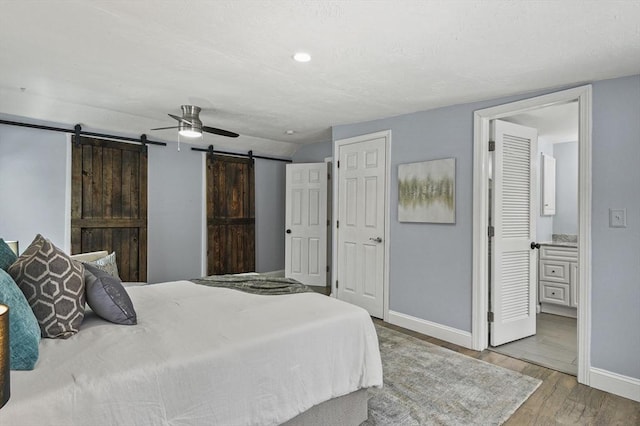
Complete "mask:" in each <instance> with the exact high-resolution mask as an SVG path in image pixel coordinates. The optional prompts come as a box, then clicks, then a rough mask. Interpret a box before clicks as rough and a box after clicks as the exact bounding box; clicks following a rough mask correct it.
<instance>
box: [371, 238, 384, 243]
mask: <svg viewBox="0 0 640 426" xmlns="http://www.w3.org/2000/svg"><path fill="white" fill-rule="evenodd" d="M369 241H375V242H376V243H381V242H382V238H380V237H376V238H373V237H371V238H369Z"/></svg>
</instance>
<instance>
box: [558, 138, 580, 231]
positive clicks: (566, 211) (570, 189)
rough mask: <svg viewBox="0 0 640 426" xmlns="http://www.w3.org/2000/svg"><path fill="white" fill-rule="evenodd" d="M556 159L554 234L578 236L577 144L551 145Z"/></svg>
mask: <svg viewBox="0 0 640 426" xmlns="http://www.w3.org/2000/svg"><path fill="white" fill-rule="evenodd" d="M553 156H554V157H555V159H556V214H555V216H554V217H553V233H554V234H571V235H577V234H578V142H564V143H556V144H554V145H553Z"/></svg>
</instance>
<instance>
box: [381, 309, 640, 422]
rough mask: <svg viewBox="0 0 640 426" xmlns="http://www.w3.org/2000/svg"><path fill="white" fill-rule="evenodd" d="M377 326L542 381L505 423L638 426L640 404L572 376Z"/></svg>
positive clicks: (396, 328)
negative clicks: (591, 385)
mask: <svg viewBox="0 0 640 426" xmlns="http://www.w3.org/2000/svg"><path fill="white" fill-rule="evenodd" d="M374 321H375V322H376V323H377V324H380V325H382V326H384V327H388V328H391V329H393V330H397V331H400V332H403V333H405V334H408V335H410V336H414V337H417V338H419V339H422V340H424V341H427V342H429V343H433V344H434V345H438V346H441V347H443V348H447V349H450V350H452V351H455V352H459V353H462V354H464V355H467V356H470V357H473V358H477V359H481V360H483V361H486V362H490V363H491V364H495V365H499V366H501V367H504V368H508V369H510V370H514V371H518V372H520V373H522V374H526V375H527V376H531V377H535V378H538V379H540V380H542V384H541V385H540V387H539V388H538V389H537V390H536V391H535V392H534V393H533V394H532V395H531V396H530V397H529V399H527V400H526V401H525V402H524V403H523V404H522V405H521V406H520V408H518V410H517V411H516V412H515V413H514V414H513V415H512V416H511V417H510V418H509V420H507V421H506V422H505V425H506V426H520V425H640V403H639V402H634V401H632V400H630V399H626V398H622V397H620V396H617V395H613V394H610V393H607V392H603V391H600V390H598V389H594V388H590V387H589V386H585V385H582V384H579V383H578V381H577V380H576V378H575V377H574V376H571V375H569V374H565V373H561V372H559V371H555V370H551V369H549V368H545V367H542V366H539V365H536V364H532V363H529V362H526V361H521V360H518V359H515V358H511V357H508V356H506V355H503V354H500V353H496V352H492V351H489V350H485V351H482V352H477V351H473V350H471V349H467V348H463V347H461V346H458V345H454V344H452V343H448V342H444V341H442V340H439V339H436V338H433V337H429V336H425V335H422V334H420V333H416V332H413V331H410V330H406V329H404V328H401V327H397V326H394V325H391V324H388V323H385V322H383V321H380V320H377V319H374Z"/></svg>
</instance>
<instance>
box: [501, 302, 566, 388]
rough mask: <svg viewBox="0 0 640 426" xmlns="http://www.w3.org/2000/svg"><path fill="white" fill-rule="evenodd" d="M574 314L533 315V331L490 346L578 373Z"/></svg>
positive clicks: (505, 353)
mask: <svg viewBox="0 0 640 426" xmlns="http://www.w3.org/2000/svg"><path fill="white" fill-rule="evenodd" d="M576 324H577V321H576V319H575V318H569V317H563V316H560V315H552V314H545V313H541V314H538V315H536V334H535V336H531V337H527V338H525V339H520V340H516V341H515V342H511V343H507V344H505V345H501V346H497V347H491V348H489V349H490V350H492V351H494V352H499V353H501V354H503V355H508V356H510V357H513V358H517V359H521V360H523V361H529V362H531V363H533V364H538V365H541V366H543V367H548V368H551V369H552V370H558V371H561V372H563V373H568V374H571V375H573V376H576V375H577V374H578V331H577V327H576Z"/></svg>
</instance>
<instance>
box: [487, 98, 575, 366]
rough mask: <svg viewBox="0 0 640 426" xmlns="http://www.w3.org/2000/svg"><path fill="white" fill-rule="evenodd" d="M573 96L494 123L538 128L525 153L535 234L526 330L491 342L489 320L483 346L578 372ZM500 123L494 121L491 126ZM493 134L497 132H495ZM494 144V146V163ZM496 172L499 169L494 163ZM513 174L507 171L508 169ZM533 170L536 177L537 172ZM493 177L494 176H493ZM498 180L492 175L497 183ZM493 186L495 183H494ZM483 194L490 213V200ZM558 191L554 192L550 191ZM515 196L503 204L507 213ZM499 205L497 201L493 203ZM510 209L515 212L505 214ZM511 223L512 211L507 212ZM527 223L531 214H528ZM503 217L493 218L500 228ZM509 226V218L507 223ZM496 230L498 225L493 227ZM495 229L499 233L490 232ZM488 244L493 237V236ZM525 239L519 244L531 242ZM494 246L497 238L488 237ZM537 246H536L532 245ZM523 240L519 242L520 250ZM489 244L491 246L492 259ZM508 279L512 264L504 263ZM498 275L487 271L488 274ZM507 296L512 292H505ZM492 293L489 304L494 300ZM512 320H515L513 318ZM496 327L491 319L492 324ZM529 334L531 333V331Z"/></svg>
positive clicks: (511, 207)
mask: <svg viewBox="0 0 640 426" xmlns="http://www.w3.org/2000/svg"><path fill="white" fill-rule="evenodd" d="M578 112H579V111H578V103H577V101H573V102H567V103H561V104H556V105H551V106H546V107H543V108H539V109H535V110H531V111H528V112H526V113H520V114H516V115H512V116H506V117H503V118H501V119H500V120H499V122H502V123H505V122H506V123H507V124H508V125H509V126H514V127H516V128H520V126H527V127H524V128H527V129H531V131H532V132H533V133H534V134H535V133H537V144H535V145H536V146H535V148H536V149H535V151H534V152H532V153H531V155H530V157H531V158H530V160H531V164H532V166H533V167H532V169H534V170H532V176H533V177H534V180H533V181H532V182H531V185H530V186H531V188H530V191H529V192H530V197H527V198H530V203H531V207H532V208H531V210H530V217H531V223H530V225H531V226H530V228H531V229H532V230H533V234H532V235H531V237H530V239H529V241H534V242H535V243H533V245H532V246H531V250H530V251H529V254H530V255H531V257H532V260H533V263H534V265H533V268H532V270H531V275H532V276H531V278H532V286H531V287H530V290H531V293H532V297H531V302H532V304H531V307H532V309H531V312H532V316H531V319H532V320H533V324H532V327H531V330H529V332H528V333H525V332H524V331H523V332H522V333H520V334H516V335H515V336H512V337H511V338H510V339H502V340H500V341H496V336H494V335H492V327H490V339H489V345H490V346H489V349H490V350H492V351H495V352H499V353H502V354H504V355H508V356H511V357H513V358H518V359H522V360H525V361H528V362H532V363H535V364H539V365H542V366H544V367H547V368H551V369H555V370H558V371H561V372H564V373H567V374H572V375H574V376H575V375H577V368H578V367H577V319H576V318H577V300H578V292H577V273H576V271H577V269H578V268H577V267H578V264H577V234H578V211H577V208H578V196H577V195H578V122H579V120H578ZM496 127H498V126H496ZM494 139H498V138H494ZM497 151H498V150H497V149H496V151H494V152H493V154H492V156H493V157H494V161H493V163H495V162H496V161H495V157H496V154H497ZM497 169H499V168H498V167H495V165H494V167H492V170H493V176H490V190H491V189H492V188H493V185H492V184H493V181H495V180H496V178H497V176H496V175H497V173H496V171H497ZM498 171H499V170H498ZM511 175H513V172H511V173H509V174H508V176H511ZM536 175H537V177H536ZM492 177H493V179H491V178H492ZM499 183H500V182H496V184H498V185H497V186H500V185H499ZM493 189H494V190H495V188H493ZM493 192H494V191H491V192H490V195H489V198H490V201H489V207H490V212H489V217H490V222H491V218H494V217H498V216H500V213H502V212H501V211H498V212H497V214H492V211H491V209H494V206H493V205H494V203H493V202H492V201H495V200H491V197H492V193H493ZM556 194H557V195H556ZM513 205H514V200H509V203H508V204H507V206H506V207H502V209H503V210H504V211H506V212H508V213H513ZM498 208H500V207H498ZM511 216H513V214H511ZM509 220H510V221H511V222H513V219H512V218H509ZM526 222H529V220H526ZM500 225H502V223H499V224H497V226H496V227H495V228H496V229H498V230H500V229H501V226H500ZM508 225H509V229H511V230H513V223H510V224H508ZM497 233H498V231H496V234H497ZM496 236H497V235H496ZM491 241H492V243H494V240H493V239H491ZM529 241H525V245H526V246H528V245H529ZM494 245H495V244H494ZM535 248H537V250H534V249H535ZM527 249H529V247H524V250H523V251H522V252H523V253H525V254H526V252H527V251H528V250H527ZM491 255H492V250H489V257H490V258H491ZM508 276H509V277H511V278H513V276H514V275H513V268H510V269H509V270H508ZM498 278H499V277H497V276H494V277H492V278H490V282H491V283H492V286H495V283H494V282H493V281H492V279H493V280H498ZM509 296H510V297H511V298H513V291H511V293H510V295H509ZM489 300H490V311H491V312H494V311H495V309H496V308H498V307H499V306H498V307H496V306H494V305H493V303H492V297H491V296H490V297H489ZM512 324H513V321H512ZM490 325H491V326H494V323H491V324H490ZM529 335H530V336H529Z"/></svg>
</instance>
